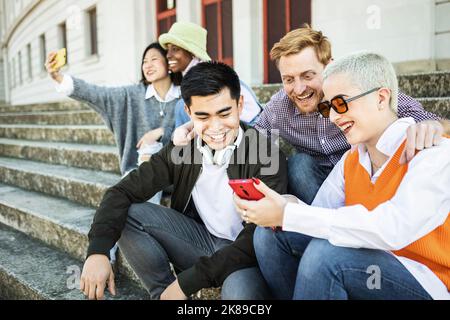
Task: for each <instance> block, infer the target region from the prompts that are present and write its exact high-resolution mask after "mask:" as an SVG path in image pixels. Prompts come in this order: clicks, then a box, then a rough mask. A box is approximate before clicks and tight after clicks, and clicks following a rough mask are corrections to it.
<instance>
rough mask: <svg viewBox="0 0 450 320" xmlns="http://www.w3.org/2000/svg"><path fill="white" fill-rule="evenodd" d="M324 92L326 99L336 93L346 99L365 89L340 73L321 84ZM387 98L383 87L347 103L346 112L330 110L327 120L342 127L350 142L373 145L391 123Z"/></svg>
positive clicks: (391, 114) (387, 91)
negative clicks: (340, 112)
mask: <svg viewBox="0 0 450 320" xmlns="http://www.w3.org/2000/svg"><path fill="white" fill-rule="evenodd" d="M323 91H324V94H325V99H326V100H328V101H330V100H331V99H333V98H334V97H336V96H337V95H342V96H343V97H344V99H349V98H351V97H355V96H357V95H359V94H361V93H363V92H364V90H362V89H361V88H359V87H358V86H356V85H355V84H353V83H352V82H351V79H350V77H349V76H348V75H347V74H343V73H338V74H333V75H331V76H329V77H328V78H327V79H326V80H325V81H324V83H323ZM389 98H390V92H389V90H388V89H384V88H382V89H380V90H378V91H375V92H372V93H370V94H367V95H365V96H363V97H361V98H358V99H356V100H354V101H351V102H349V103H348V111H347V112H345V113H342V114H338V113H337V112H336V111H334V109H331V110H330V120H331V122H333V123H334V124H335V125H337V126H338V127H339V129H341V131H342V132H343V133H344V135H345V137H346V138H347V141H348V143H350V144H351V145H356V144H360V143H364V144H366V145H367V146H375V145H376V143H377V142H378V139H379V138H380V136H381V134H382V133H383V132H384V130H385V129H386V127H387V126H389V124H390V123H391V122H392V118H393V113H392V111H391V110H390V109H389ZM394 116H395V115H394Z"/></svg>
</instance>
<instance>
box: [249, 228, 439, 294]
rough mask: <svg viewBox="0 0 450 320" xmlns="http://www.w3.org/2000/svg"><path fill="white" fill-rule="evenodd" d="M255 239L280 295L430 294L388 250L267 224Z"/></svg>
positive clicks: (266, 274)
mask: <svg viewBox="0 0 450 320" xmlns="http://www.w3.org/2000/svg"><path fill="white" fill-rule="evenodd" d="M254 244H255V251H256V256H257V259H258V263H259V265H260V269H261V272H262V273H263V276H264V278H265V279H266V281H267V283H268V285H269V288H270V290H271V292H272V294H273V295H274V296H275V298H277V299H284V300H288V299H305V300H306V299H313V300H320V299H383V300H388V299H396V300H401V299H408V300H410V299H411V300H412V299H431V297H430V295H429V294H428V293H427V292H426V291H425V290H424V289H423V288H422V286H421V285H420V284H419V283H418V282H417V280H416V279H415V278H414V277H413V276H412V275H411V274H410V273H409V271H408V270H407V269H406V268H405V267H404V266H403V265H402V264H401V263H400V262H399V261H398V260H397V259H396V258H395V257H393V256H392V255H391V254H389V253H387V252H385V251H381V250H369V249H352V248H343V247H336V246H333V245H332V244H330V243H329V242H328V241H327V240H322V239H314V238H311V237H308V236H305V235H303V234H300V233H293V232H273V231H272V230H270V229H265V228H257V229H256V231H255V236H254ZM377 268H378V270H379V271H380V277H379V283H377V278H376V274H375V273H374V272H377Z"/></svg>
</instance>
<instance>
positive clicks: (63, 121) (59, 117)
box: [0, 110, 104, 125]
mask: <svg viewBox="0 0 450 320" xmlns="http://www.w3.org/2000/svg"><path fill="white" fill-rule="evenodd" d="M0 124H34V125H85V124H87V125H104V122H103V119H102V118H101V117H100V115H98V114H97V113H96V112H95V111H91V110H80V111H43V112H14V113H0Z"/></svg>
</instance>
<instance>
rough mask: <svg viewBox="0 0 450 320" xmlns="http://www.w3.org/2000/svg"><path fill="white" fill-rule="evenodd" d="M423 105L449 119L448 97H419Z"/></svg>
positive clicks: (449, 102)
mask: <svg viewBox="0 0 450 320" xmlns="http://www.w3.org/2000/svg"><path fill="white" fill-rule="evenodd" d="M449 85H450V84H449ZM417 100H419V101H420V103H422V105H423V107H424V108H425V109H426V110H428V111H430V112H433V113H435V114H437V115H439V116H441V117H443V118H447V119H450V97H445V98H419V99H417Z"/></svg>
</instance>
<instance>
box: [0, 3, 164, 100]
mask: <svg viewBox="0 0 450 320" xmlns="http://www.w3.org/2000/svg"><path fill="white" fill-rule="evenodd" d="M28 1H32V0H28ZM152 2H153V4H154V0H150V1H148V0H134V1H123V0H41V1H40V4H39V5H37V6H36V7H35V8H34V9H33V10H32V11H31V12H30V13H29V14H28V15H27V16H26V17H25V18H24V19H23V20H22V21H21V23H20V24H19V25H18V27H17V28H16V29H15V31H14V33H13V34H12V35H11V37H10V39H9V42H8V43H7V56H8V61H11V60H12V59H13V58H15V59H16V60H17V57H18V52H19V51H21V52H22V70H23V80H24V82H23V84H22V85H18V86H16V87H15V88H13V89H12V90H10V93H11V97H10V100H11V103H12V104H27V103H39V102H48V101H57V100H62V99H64V98H65V97H64V96H62V95H60V94H57V93H56V92H55V89H54V83H53V81H52V80H51V79H49V77H48V75H47V73H46V72H43V71H42V64H43V61H42V59H41V57H40V50H39V36H40V35H41V34H43V33H45V35H46V43H47V52H50V51H52V50H56V49H58V28H57V26H58V24H60V23H62V22H64V21H66V25H67V33H68V35H67V41H68V52H69V65H68V66H67V67H65V68H64V69H63V72H66V73H70V74H72V75H74V76H77V77H80V78H82V79H84V80H86V81H89V82H93V83H97V84H104V85H125V84H132V83H136V82H137V81H139V80H140V59H141V56H142V51H143V49H144V48H145V46H146V45H147V44H148V43H149V42H151V41H152V40H154V38H155V33H156V31H155V26H153V22H154V21H153V19H151V16H152V15H153V12H152V11H151V10H152V6H151V3H152ZM93 6H96V8H97V31H98V51H99V53H98V55H97V56H90V55H89V54H88V53H87V48H88V45H87V44H88V42H89V35H88V28H87V25H88V18H87V15H86V10H87V9H89V8H91V7H93ZM74 8H75V10H74ZM18 15H20V12H19V13H18ZM13 22H14V21H13V20H11V19H10V20H9V23H10V25H11V23H13ZM28 43H30V44H31V47H32V69H33V78H32V79H29V78H28V71H27V70H28V69H27V66H28V63H27V53H26V46H27V44H28ZM18 65H19V64H18V63H16V65H15V69H16V70H15V71H16V74H17V75H18ZM18 78H19V77H17V79H18ZM16 82H18V81H16ZM24 93H25V94H24Z"/></svg>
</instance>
